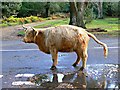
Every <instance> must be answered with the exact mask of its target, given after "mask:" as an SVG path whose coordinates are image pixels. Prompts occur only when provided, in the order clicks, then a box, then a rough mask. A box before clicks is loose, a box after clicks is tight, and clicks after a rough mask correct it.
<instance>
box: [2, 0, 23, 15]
mask: <svg viewBox="0 0 120 90" xmlns="http://www.w3.org/2000/svg"><path fill="white" fill-rule="evenodd" d="M21 6H22V3H21V2H2V17H9V16H11V15H17V14H18V12H19V10H20V8H21Z"/></svg>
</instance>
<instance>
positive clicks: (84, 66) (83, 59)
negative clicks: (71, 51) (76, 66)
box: [80, 48, 88, 71]
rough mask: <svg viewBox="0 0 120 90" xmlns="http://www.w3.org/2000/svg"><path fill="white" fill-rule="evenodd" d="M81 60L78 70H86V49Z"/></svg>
mask: <svg viewBox="0 0 120 90" xmlns="http://www.w3.org/2000/svg"><path fill="white" fill-rule="evenodd" d="M81 58H82V67H81V68H80V70H82V71H83V69H85V68H86V62H87V58H88V54H87V48H86V49H85V50H83V52H82V56H81Z"/></svg>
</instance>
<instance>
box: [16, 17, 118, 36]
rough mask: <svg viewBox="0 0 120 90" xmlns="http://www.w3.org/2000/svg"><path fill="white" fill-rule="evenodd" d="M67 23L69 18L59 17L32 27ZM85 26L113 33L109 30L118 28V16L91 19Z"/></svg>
mask: <svg viewBox="0 0 120 90" xmlns="http://www.w3.org/2000/svg"><path fill="white" fill-rule="evenodd" d="M65 24H69V19H68V18H67V19H61V20H54V21H53V20H48V21H47V22H45V23H43V24H40V25H37V26H34V28H46V27H51V26H59V25H65ZM86 27H87V28H102V29H105V30H107V31H108V32H109V33H110V34H111V33H113V32H111V31H116V30H119V29H118V18H105V19H96V20H92V22H91V23H88V24H87V25H86ZM18 34H19V35H24V31H20V32H18Z"/></svg>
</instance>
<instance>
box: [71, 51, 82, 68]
mask: <svg viewBox="0 0 120 90" xmlns="http://www.w3.org/2000/svg"><path fill="white" fill-rule="evenodd" d="M76 54H77V60H76V61H75V63H74V64H73V65H72V66H74V67H76V66H77V65H78V64H79V63H80V59H81V57H80V53H79V51H78V52H76Z"/></svg>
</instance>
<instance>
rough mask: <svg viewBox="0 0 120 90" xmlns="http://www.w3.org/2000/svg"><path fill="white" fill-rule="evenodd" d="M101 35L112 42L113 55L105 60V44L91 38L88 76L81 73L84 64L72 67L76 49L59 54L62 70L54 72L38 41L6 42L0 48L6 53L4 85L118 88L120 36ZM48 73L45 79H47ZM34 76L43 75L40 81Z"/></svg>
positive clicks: (49, 57)
mask: <svg viewBox="0 0 120 90" xmlns="http://www.w3.org/2000/svg"><path fill="white" fill-rule="evenodd" d="M97 38H98V39H99V40H101V41H102V42H105V43H106V44H107V45H108V48H109V54H108V57H107V59H105V58H104V56H103V49H102V47H101V46H99V45H98V44H97V43H96V42H95V41H94V40H92V39H91V40H90V42H89V48H88V55H89V56H88V61H87V68H86V71H85V72H87V75H83V74H80V75H79V73H80V72H79V68H80V66H81V63H80V64H79V66H78V67H77V68H73V67H72V64H73V63H74V61H75V60H76V54H75V53H74V52H73V53H59V58H58V66H57V68H58V69H57V71H51V70H50V67H51V65H52V60H51V55H49V54H45V53H43V52H41V51H39V50H38V48H37V46H36V45H35V44H26V43H24V42H22V41H20V40H17V41H2V50H0V52H2V75H3V77H1V78H0V79H2V88H20V87H21V88H25V87H26V88H31V87H42V88H43V87H44V88H45V87H46V88H48V87H51V88H62V87H63V88H74V87H78V86H79V87H78V88H81V87H82V88H86V87H87V88H95V87H96V88H100V87H103V86H104V87H105V88H118V87H119V86H120V82H119V81H120V80H118V78H119V76H118V74H119V73H120V70H119V68H118V67H119V66H118V64H120V62H118V50H119V47H118V43H119V42H118V37H112V36H107V35H103V36H102V37H101V36H97ZM36 75H37V76H36ZM110 75H111V76H110ZM44 76H45V78H43V77H44ZM86 76H88V77H86ZM34 77H40V78H37V79H38V80H39V82H38V80H37V79H36V78H34ZM66 77H67V79H66ZM42 78H43V79H44V80H43V79H42ZM64 78H65V79H64ZM82 79H83V80H82ZM41 80H42V81H41ZM70 80H71V81H70ZM76 80H79V83H80V84H79V85H78V86H75V85H77V83H76V82H78V81H76ZM36 81H37V84H36ZM40 81H41V82H40ZM48 82H51V83H50V84H49V83H48ZM56 82H57V84H54V83H56ZM66 82H67V84H66ZM68 83H70V85H69V84H68ZM71 83H72V84H71ZM52 84H54V85H52ZM55 85H57V86H55ZM80 85H82V86H80ZM53 86H54V87H53Z"/></svg>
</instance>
